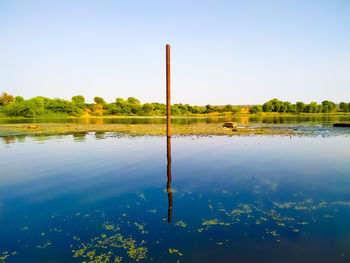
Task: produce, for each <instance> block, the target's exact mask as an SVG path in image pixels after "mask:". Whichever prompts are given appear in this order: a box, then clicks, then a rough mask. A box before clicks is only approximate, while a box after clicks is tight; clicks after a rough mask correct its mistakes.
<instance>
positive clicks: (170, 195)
mask: <svg viewBox="0 0 350 263" xmlns="http://www.w3.org/2000/svg"><path fill="white" fill-rule="evenodd" d="M165 50H166V135H167V160H168V163H167V179H168V180H167V192H168V222H169V223H171V219H172V214H173V192H172V189H171V129H170V125H171V108H170V106H171V104H170V45H169V44H167V45H166V47H165Z"/></svg>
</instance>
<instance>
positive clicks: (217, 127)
mask: <svg viewBox="0 0 350 263" xmlns="http://www.w3.org/2000/svg"><path fill="white" fill-rule="evenodd" d="M238 125H239V124H238ZM171 131H172V135H174V136H178V135H180V136H187V135H189V136H191V135H199V136H210V135H216V136H223V135H224V136H256V135H266V136H270V135H279V136H301V135H304V134H305V133H304V132H300V131H297V130H295V129H293V127H288V125H284V126H277V127H269V126H266V127H264V126H259V127H238V128H237V129H236V130H233V129H232V128H223V127H222V124H221V123H220V124H192V125H181V124H173V125H172V129H171ZM89 132H115V133H120V134H125V135H131V136H145V135H149V136H165V135H166V126H165V125H164V124H65V123H40V124H35V125H33V124H2V125H0V137H6V136H22V135H38V136H41V135H64V134H82V133H89Z"/></svg>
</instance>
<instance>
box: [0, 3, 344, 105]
mask: <svg viewBox="0 0 350 263" xmlns="http://www.w3.org/2000/svg"><path fill="white" fill-rule="evenodd" d="M167 43H169V44H170V45H171V74H172V75H171V83H172V103H180V102H181V103H189V104H192V105H194V104H197V105H205V104H212V105H220V104H234V105H237V104H262V103H264V102H265V101H267V100H270V99H272V98H278V99H280V100H283V101H290V102H293V103H294V102H296V101H304V102H310V101H316V102H321V101H322V100H325V99H329V100H332V101H335V102H340V101H350V73H349V71H350V1H348V0H343V1H341V0H335V1H325V0H309V1H304V0H302V1H301V0H300V1H299V0H296V1H268V0H266V1H250V0H248V1H221V0H216V1H189V0H186V1H182V0H180V1H165V0H163V1H151V0H150V1H132V0H129V1H104V0H103V1H90V0H75V1H70V0H59V1H58V0H52V1H44V0H42V1H38V0H32V1H25V0H0V92H8V93H10V94H13V95H21V96H23V97H25V98H26V99H28V98H31V97H34V96H39V95H40V96H45V97H50V98H55V97H59V98H64V99H70V98H71V97H72V96H74V95H78V94H81V95H83V96H85V98H86V100H87V101H88V102H91V101H92V99H93V97H95V96H100V97H103V98H104V99H105V100H106V101H107V102H112V101H115V98H117V97H122V98H127V97H130V96H132V97H136V98H138V99H139V100H141V102H142V103H145V102H164V101H165V44H167Z"/></svg>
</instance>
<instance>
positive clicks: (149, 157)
mask: <svg viewBox="0 0 350 263" xmlns="http://www.w3.org/2000/svg"><path fill="white" fill-rule="evenodd" d="M0 148H1V150H0V167H1V174H0V233H1V235H0V262H1V261H2V260H3V261H4V262H84V261H85V262H293V263H294V262H308V263H310V262H327V263H329V262H332V263H333V262H350V224H349V222H350V161H349V159H350V138H349V136H346V135H337V134H336V135H334V136H327V137H322V136H301V137H292V138H290V137H279V136H274V137H272V136H247V137H238V136H237V137H235V136H233V137H227V136H208V137H200V136H199V137H192V136H184V137H173V138H171V140H170V138H169V139H167V138H165V137H152V136H144V137H130V136H124V135H121V134H116V133H105V134H101V133H97V134H94V133H88V134H76V135H60V136H58V135H57V136H37V137H35V136H27V137H26V136H21V137H2V140H0Z"/></svg>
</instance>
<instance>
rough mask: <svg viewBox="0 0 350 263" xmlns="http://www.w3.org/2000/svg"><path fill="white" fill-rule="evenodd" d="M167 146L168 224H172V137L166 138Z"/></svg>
mask: <svg viewBox="0 0 350 263" xmlns="http://www.w3.org/2000/svg"><path fill="white" fill-rule="evenodd" d="M166 138H167V140H166V142H167V144H166V146H167V147H166V149H167V159H168V162H167V178H168V180H167V183H166V190H167V193H168V223H171V218H172V214H173V191H172V189H171V179H172V178H171V136H167V137H166Z"/></svg>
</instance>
